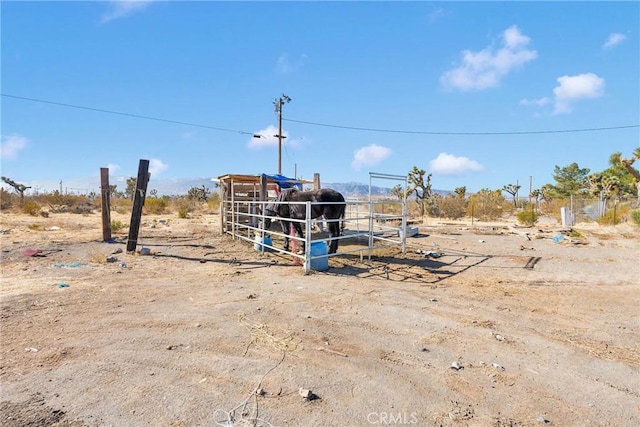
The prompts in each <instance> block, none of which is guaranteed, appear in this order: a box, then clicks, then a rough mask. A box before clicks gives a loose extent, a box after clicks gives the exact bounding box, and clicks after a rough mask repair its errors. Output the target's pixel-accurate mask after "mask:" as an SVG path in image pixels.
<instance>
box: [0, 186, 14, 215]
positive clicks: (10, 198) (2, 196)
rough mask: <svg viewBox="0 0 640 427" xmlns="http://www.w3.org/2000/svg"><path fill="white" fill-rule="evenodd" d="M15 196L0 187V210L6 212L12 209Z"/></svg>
mask: <svg viewBox="0 0 640 427" xmlns="http://www.w3.org/2000/svg"><path fill="white" fill-rule="evenodd" d="M15 197H16V196H15V194H12V193H10V192H9V191H7V190H5V189H4V188H1V187H0V210H3V211H4V210H8V209H11V207H13V202H14V198H15Z"/></svg>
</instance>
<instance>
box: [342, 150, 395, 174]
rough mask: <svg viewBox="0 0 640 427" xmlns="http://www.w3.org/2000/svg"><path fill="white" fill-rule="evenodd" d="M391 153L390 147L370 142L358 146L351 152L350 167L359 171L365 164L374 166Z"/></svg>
mask: <svg viewBox="0 0 640 427" xmlns="http://www.w3.org/2000/svg"><path fill="white" fill-rule="evenodd" d="M390 155H391V149H389V148H387V147H383V146H381V145H376V144H371V145H368V146H366V147H362V148H359V149H358V150H356V151H355V152H354V153H353V161H352V162H351V167H352V168H353V169H354V170H357V171H359V170H360V169H362V168H363V167H365V166H375V165H378V164H380V163H381V162H382V161H383V160H384V159H386V158H387V157H389V156H390Z"/></svg>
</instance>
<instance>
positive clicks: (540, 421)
mask: <svg viewBox="0 0 640 427" xmlns="http://www.w3.org/2000/svg"><path fill="white" fill-rule="evenodd" d="M536 421H538V422H539V423H543V424H548V423H550V422H551V421H549V420H548V419H546V418H545V417H538V418H536Z"/></svg>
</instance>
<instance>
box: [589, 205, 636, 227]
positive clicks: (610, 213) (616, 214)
mask: <svg viewBox="0 0 640 427" xmlns="http://www.w3.org/2000/svg"><path fill="white" fill-rule="evenodd" d="M630 211H631V208H630V207H629V206H628V205H626V206H625V205H622V206H617V207H615V208H611V209H609V210H607V212H606V213H605V214H604V215H602V216H601V217H600V218H598V219H597V222H598V224H600V225H616V224H620V223H621V222H623V221H624V220H626V219H627V217H628V216H629V213H630Z"/></svg>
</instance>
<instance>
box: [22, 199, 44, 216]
mask: <svg viewBox="0 0 640 427" xmlns="http://www.w3.org/2000/svg"><path fill="white" fill-rule="evenodd" d="M38 212H40V204H39V203H38V202H36V201H35V200H33V199H27V200H25V201H24V204H23V205H22V213H25V214H28V215H32V216H36V215H38Z"/></svg>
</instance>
